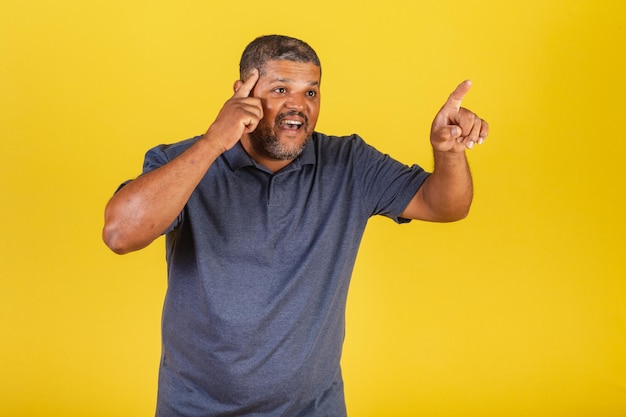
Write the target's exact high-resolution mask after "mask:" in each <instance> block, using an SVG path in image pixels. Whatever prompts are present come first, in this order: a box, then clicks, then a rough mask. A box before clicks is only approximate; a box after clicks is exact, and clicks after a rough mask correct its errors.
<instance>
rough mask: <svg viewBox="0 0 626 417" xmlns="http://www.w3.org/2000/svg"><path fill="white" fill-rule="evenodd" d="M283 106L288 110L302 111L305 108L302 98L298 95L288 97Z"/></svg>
mask: <svg viewBox="0 0 626 417" xmlns="http://www.w3.org/2000/svg"><path fill="white" fill-rule="evenodd" d="M285 106H286V107H287V108H288V109H289V110H297V111H302V110H303V109H304V107H305V101H304V97H302V96H300V95H290V96H289V98H288V99H287V101H286V102H285Z"/></svg>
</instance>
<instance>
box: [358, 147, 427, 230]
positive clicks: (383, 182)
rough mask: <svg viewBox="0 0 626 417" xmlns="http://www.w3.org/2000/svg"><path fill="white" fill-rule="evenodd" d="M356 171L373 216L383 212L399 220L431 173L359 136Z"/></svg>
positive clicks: (366, 203)
mask: <svg viewBox="0 0 626 417" xmlns="http://www.w3.org/2000/svg"><path fill="white" fill-rule="evenodd" d="M356 149H357V151H356V152H355V155H356V157H355V160H354V163H355V172H358V177H359V184H360V187H361V196H362V200H363V204H365V205H366V209H367V210H368V211H369V212H370V213H371V215H372V216H373V215H383V216H386V217H389V218H390V219H392V220H394V221H395V222H397V223H408V222H410V219H405V218H402V217H400V214H402V212H403V211H404V209H405V208H406V207H407V205H408V204H409V202H410V201H411V199H412V198H413V196H414V195H415V193H416V192H417V190H418V189H419V188H420V187H421V185H422V184H423V183H424V181H425V180H426V178H428V176H429V175H430V173H428V172H426V171H425V170H424V169H422V167H420V166H419V165H411V166H407V165H405V164H403V163H401V162H399V161H397V160H395V159H393V158H391V157H390V156H389V155H387V154H383V153H382V152H380V151H378V150H377V149H376V148H374V147H373V146H370V145H368V144H366V143H365V142H364V141H363V140H362V139H361V138H359V137H357V138H356Z"/></svg>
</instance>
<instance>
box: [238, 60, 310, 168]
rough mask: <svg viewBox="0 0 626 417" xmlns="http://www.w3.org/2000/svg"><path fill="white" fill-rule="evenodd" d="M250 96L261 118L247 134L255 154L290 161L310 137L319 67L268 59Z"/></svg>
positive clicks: (298, 153)
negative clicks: (259, 104)
mask: <svg viewBox="0 0 626 417" xmlns="http://www.w3.org/2000/svg"><path fill="white" fill-rule="evenodd" d="M262 73H263V75H261V76H260V78H259V80H258V81H257V83H256V85H255V87H254V89H253V90H252V93H251V95H252V96H254V97H257V98H259V99H261V102H262V105H263V119H262V120H261V121H260V122H259V125H258V126H257V128H256V129H255V130H254V132H252V133H250V134H249V138H250V145H252V148H253V150H254V153H255V154H257V155H256V156H258V157H261V158H268V159H270V160H279V161H291V160H293V159H294V158H296V157H297V156H298V155H300V153H301V152H302V150H303V149H304V146H305V145H306V143H307V142H308V141H309V139H310V138H311V135H312V134H313V130H314V129H315V125H316V123H317V117H318V115H319V111H320V77H321V73H320V68H319V67H318V66H317V65H315V64H313V63H308V62H307V63H303V62H293V61H286V60H275V61H269V62H268V63H266V64H265V67H264V68H263V70H262Z"/></svg>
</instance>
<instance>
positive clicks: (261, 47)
mask: <svg viewBox="0 0 626 417" xmlns="http://www.w3.org/2000/svg"><path fill="white" fill-rule="evenodd" d="M275 60H287V61H294V62H311V63H313V64H315V65H317V66H318V67H320V73H321V70H322V65H321V63H320V60H319V58H318V57H317V54H316V53H315V51H314V50H313V48H311V47H310V46H309V44H307V43H306V42H304V41H301V40H299V39H296V38H291V37H289V36H283V35H266V36H260V37H258V38H256V39H255V40H253V41H252V42H250V43H249V44H248V46H246V49H244V51H243V54H242V55H241V61H240V62H239V76H240V77H241V80H243V81H245V80H246V79H247V78H248V77H249V76H250V72H251V71H252V70H254V69H255V68H257V69H258V70H259V72H260V74H263V68H264V67H265V64H266V63H268V62H269V61H275Z"/></svg>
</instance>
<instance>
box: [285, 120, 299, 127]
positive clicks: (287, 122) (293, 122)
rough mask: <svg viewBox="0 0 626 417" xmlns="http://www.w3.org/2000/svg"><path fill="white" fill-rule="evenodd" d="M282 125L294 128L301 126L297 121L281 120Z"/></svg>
mask: <svg viewBox="0 0 626 417" xmlns="http://www.w3.org/2000/svg"><path fill="white" fill-rule="evenodd" d="M283 123H284V124H286V125H295V126H300V125H301V124H302V122H299V121H297V120H283Z"/></svg>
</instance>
